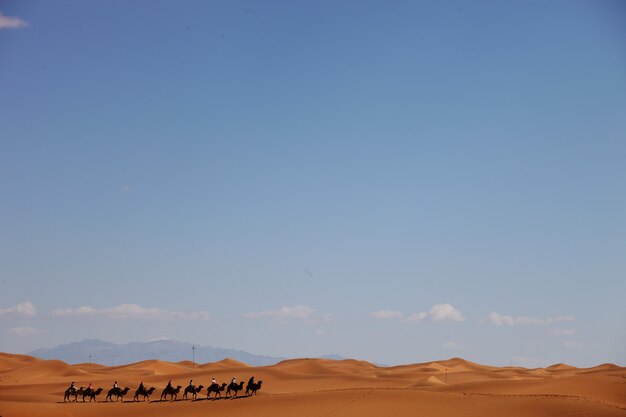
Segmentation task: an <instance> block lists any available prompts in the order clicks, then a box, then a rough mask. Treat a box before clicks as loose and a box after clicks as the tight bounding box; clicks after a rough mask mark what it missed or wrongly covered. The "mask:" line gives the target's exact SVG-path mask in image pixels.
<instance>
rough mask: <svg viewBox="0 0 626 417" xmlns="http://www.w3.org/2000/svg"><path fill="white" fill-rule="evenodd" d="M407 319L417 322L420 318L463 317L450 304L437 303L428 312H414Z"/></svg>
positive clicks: (458, 318)
mask: <svg viewBox="0 0 626 417" xmlns="http://www.w3.org/2000/svg"><path fill="white" fill-rule="evenodd" d="M407 320H408V321H412V322H418V321H422V320H431V321H435V322H440V321H463V320H465V317H463V314H461V312H460V311H459V310H457V309H456V308H454V306H453V305H452V304H447V303H446V304H437V305H435V306H433V308H431V309H430V310H429V311H428V312H421V313H414V314H412V315H411V316H410V317H409V318H408V319H407Z"/></svg>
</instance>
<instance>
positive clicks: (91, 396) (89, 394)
mask: <svg viewBox="0 0 626 417" xmlns="http://www.w3.org/2000/svg"><path fill="white" fill-rule="evenodd" d="M102 390H103V388H98V389H97V390H95V391H94V390H93V389H91V388H87V389H86V390H85V391H83V402H85V397H89V402H92V401H96V396H97V395H100V393H102ZM96 402H97V401H96Z"/></svg>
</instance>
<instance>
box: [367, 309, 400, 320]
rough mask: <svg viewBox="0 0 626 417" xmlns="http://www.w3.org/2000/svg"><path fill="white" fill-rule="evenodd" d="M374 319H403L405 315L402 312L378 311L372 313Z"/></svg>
mask: <svg viewBox="0 0 626 417" xmlns="http://www.w3.org/2000/svg"><path fill="white" fill-rule="evenodd" d="M372 317H374V318H375V319H380V320H391V319H401V318H402V317H404V315H403V314H402V313H401V312H400V311H392V310H378V311H375V312H373V313H372Z"/></svg>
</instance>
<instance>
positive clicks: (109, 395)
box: [104, 387, 130, 401]
mask: <svg viewBox="0 0 626 417" xmlns="http://www.w3.org/2000/svg"><path fill="white" fill-rule="evenodd" d="M129 390H130V388H128V387H126V388H124V389H123V390H122V389H120V388H119V387H118V388H111V389H110V390H109V392H108V393H107V396H106V398H105V399H104V401H109V398H110V399H111V401H113V396H114V395H115V396H116V397H117V398H116V399H115V400H116V401H119V400H120V399H121V400H122V401H124V395H126V394H128V391H129Z"/></svg>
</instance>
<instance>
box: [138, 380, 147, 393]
mask: <svg viewBox="0 0 626 417" xmlns="http://www.w3.org/2000/svg"><path fill="white" fill-rule="evenodd" d="M145 390H146V389H145V388H144V386H143V381H141V382H140V383H139V388H138V389H137V391H139V392H144V391H145Z"/></svg>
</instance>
